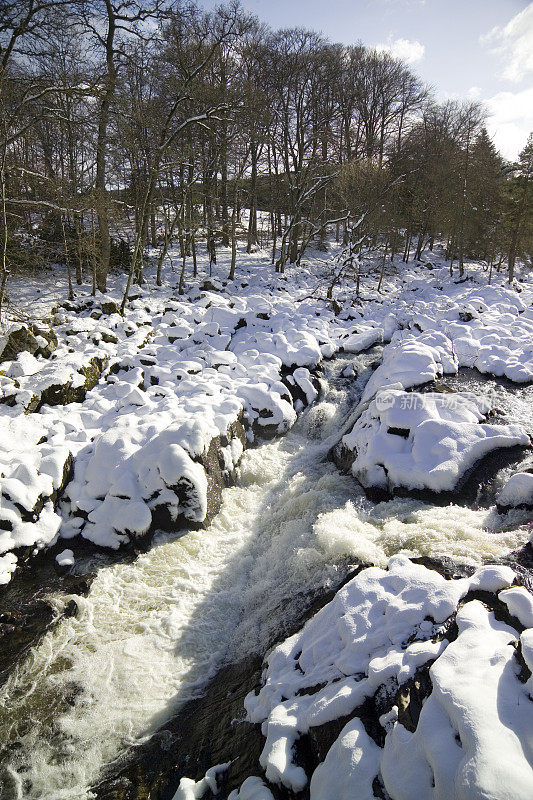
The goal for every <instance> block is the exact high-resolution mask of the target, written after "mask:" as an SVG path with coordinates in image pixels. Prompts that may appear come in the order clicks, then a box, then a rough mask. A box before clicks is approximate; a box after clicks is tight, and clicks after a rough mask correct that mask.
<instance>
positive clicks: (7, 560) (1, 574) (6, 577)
mask: <svg viewBox="0 0 533 800" xmlns="http://www.w3.org/2000/svg"><path fill="white" fill-rule="evenodd" d="M16 568H17V557H16V555H14V553H7V554H6V555H5V556H0V586H2V585H5V584H6V583H9V581H10V580H11V575H12V574H13V572H14V571H15V570H16Z"/></svg>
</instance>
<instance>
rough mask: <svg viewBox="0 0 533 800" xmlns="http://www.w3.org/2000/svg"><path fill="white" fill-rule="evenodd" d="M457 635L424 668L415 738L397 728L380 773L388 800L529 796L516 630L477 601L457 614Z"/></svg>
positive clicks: (532, 785) (531, 768) (527, 724)
mask: <svg viewBox="0 0 533 800" xmlns="http://www.w3.org/2000/svg"><path fill="white" fill-rule="evenodd" d="M456 621H457V626H458V629H459V635H458V637H457V639H456V641H455V642H451V643H450V644H449V645H448V646H447V648H446V650H445V651H444V653H443V654H442V655H441V656H440V658H438V659H437V661H436V662H435V663H434V664H433V666H432V667H431V669H430V676H431V681H432V684H433V691H432V693H431V695H430V697H429V698H428V699H427V700H426V701H425V703H424V705H423V706H422V711H421V714H420V719H419V722H418V726H417V729H416V731H415V732H414V733H411V732H409V731H407V730H406V729H405V728H404V727H403V726H402V725H400V724H399V723H396V725H394V727H393V729H392V731H391V732H389V733H388V734H387V737H386V740H385V747H384V749H383V756H382V759H381V771H382V776H383V779H384V783H385V788H386V789H387V791H388V792H389V793H390V794H391V796H392V797H394V800H411V798H412V796H413V787H414V786H416V794H417V797H419V798H420V800H426V798H427V800H430V798H431V800H434V799H435V798H442V800H444V798H446V800H456V799H457V800H459V799H461V800H462V798H469V800H470V798H472V799H473V800H482V799H484V798H487V797H493V798H498V800H527V799H528V798H530V797H531V796H532V793H533V742H532V739H531V711H532V708H531V700H530V699H529V698H528V697H527V695H526V692H525V690H524V686H523V684H521V683H520V682H519V681H518V680H517V677H516V669H515V667H514V665H513V662H514V655H515V647H514V646H513V645H515V644H516V643H517V642H518V638H519V637H518V634H517V632H516V631H515V630H514V629H513V628H511V627H509V626H508V625H506V624H504V623H502V622H498V621H497V620H496V619H495V617H494V614H493V613H491V612H489V611H487V609H486V608H485V607H484V606H483V605H482V603H480V602H479V601H478V600H474V601H472V602H470V603H467V604H466V605H465V606H464V607H463V608H462V609H461V610H460V611H459V612H458V614H457V618H456Z"/></svg>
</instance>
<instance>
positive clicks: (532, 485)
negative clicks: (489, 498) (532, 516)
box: [496, 472, 533, 508]
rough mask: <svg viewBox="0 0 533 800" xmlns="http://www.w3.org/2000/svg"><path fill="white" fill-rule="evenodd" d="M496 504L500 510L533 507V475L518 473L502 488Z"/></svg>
mask: <svg viewBox="0 0 533 800" xmlns="http://www.w3.org/2000/svg"><path fill="white" fill-rule="evenodd" d="M496 502H497V504H498V506H499V507H500V508H516V507H517V506H526V507H530V506H533V473H531V472H516V473H515V474H514V475H511V477H510V478H509V480H508V481H507V482H506V484H505V486H504V487H503V488H502V490H501V491H500V493H499V494H498V497H497V498H496Z"/></svg>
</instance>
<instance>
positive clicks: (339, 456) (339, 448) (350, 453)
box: [328, 440, 357, 475]
mask: <svg viewBox="0 0 533 800" xmlns="http://www.w3.org/2000/svg"><path fill="white" fill-rule="evenodd" d="M328 458H329V460H330V461H333V463H334V464H335V466H336V467H337V469H338V470H339V471H340V472H342V473H343V475H348V474H349V473H350V472H351V469H352V465H353V463H354V461H355V459H356V458H357V452H356V451H355V450H350V448H349V447H346V445H345V444H344V443H343V442H342V440H341V441H340V442H337V444H336V445H335V446H334V447H332V448H331V450H330V451H329V454H328Z"/></svg>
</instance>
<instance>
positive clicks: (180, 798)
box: [172, 762, 231, 800]
mask: <svg viewBox="0 0 533 800" xmlns="http://www.w3.org/2000/svg"><path fill="white" fill-rule="evenodd" d="M230 764H231V762H229V763H227V764H217V765H216V766H215V767H211V768H210V769H208V770H207V772H206V773H205V776H204V777H203V778H201V779H200V780H199V781H196V782H195V781H193V780H192V779H191V778H182V779H181V780H180V785H179V788H178V790H177V792H176V794H175V795H174V797H173V798H172V800H200V798H202V797H203V796H204V795H205V794H206V792H207V791H208V790H210V791H211V792H212V793H213V794H218V792H219V789H218V785H217V777H218V776H219V775H220V774H221V773H223V772H225V771H226V770H227V769H228V767H229V766H230Z"/></svg>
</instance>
